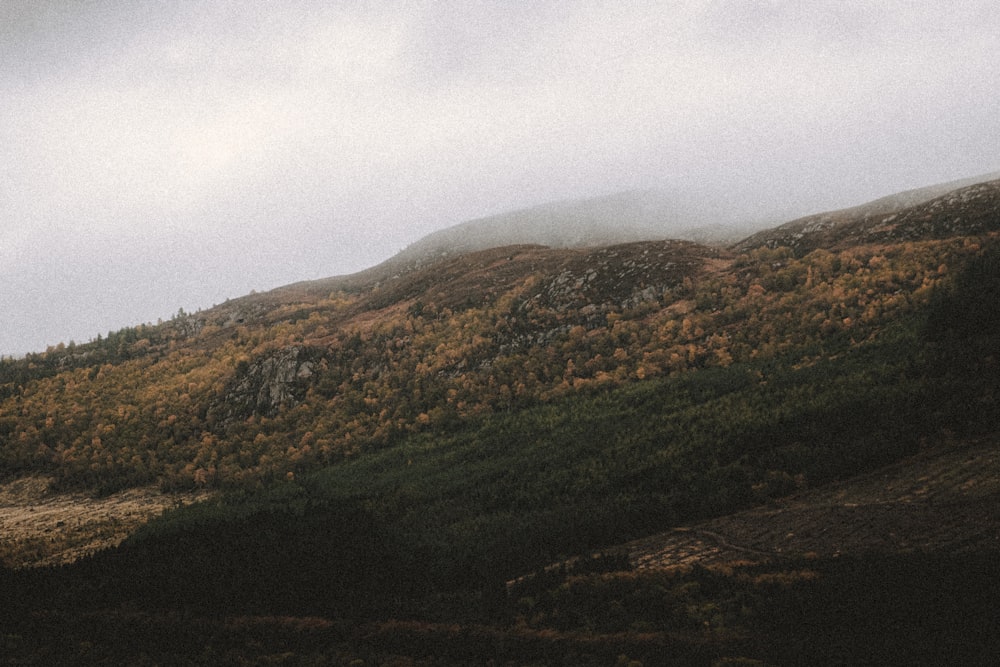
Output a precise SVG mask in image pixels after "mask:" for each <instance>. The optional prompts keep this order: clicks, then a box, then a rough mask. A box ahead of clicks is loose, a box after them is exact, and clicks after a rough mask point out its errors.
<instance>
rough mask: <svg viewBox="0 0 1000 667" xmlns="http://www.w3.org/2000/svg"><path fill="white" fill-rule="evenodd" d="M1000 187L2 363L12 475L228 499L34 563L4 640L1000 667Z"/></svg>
mask: <svg viewBox="0 0 1000 667" xmlns="http://www.w3.org/2000/svg"><path fill="white" fill-rule="evenodd" d="M977 187H978V186H977ZM990 187H994V188H995V184H993V185H992V186H991V185H990V184H984V185H983V186H981V187H980V189H979V190H974V189H973V190H959V191H958V192H957V193H955V194H953V195H951V196H945V197H943V198H940V199H938V200H934V201H937V202H939V203H938V204H934V203H933V201H932V202H930V203H925V204H920V205H918V206H916V207H911V208H909V209H904V210H903V211H900V213H899V215H900V220H901V222H900V223H899V225H898V226H897V227H895V228H894V230H893V233H892V234H882V235H877V234H876V235H872V234H869V233H867V232H866V233H864V234H857V233H855V232H854V231H847V230H853V229H855V228H854V227H851V225H854V224H861V225H862V227H863V224H862V223H859V222H858V221H857V220H855V221H854V222H851V221H847V222H845V223H843V229H842V231H843V232H844V233H843V234H840V233H839V232H838V233H836V234H833V235H832V236H831V235H829V234H828V232H829V230H827V231H826V232H824V234H827V235H826V236H822V237H821V238H819V239H817V240H815V241H814V245H815V246H816V247H814V248H813V249H808V248H806V247H804V246H801V245H799V246H795V247H792V246H788V245H781V244H778V243H771V244H767V243H765V244H764V245H762V246H760V247H755V248H751V249H747V250H740V249H736V250H720V249H713V248H708V247H705V246H701V245H698V244H694V243H690V242H676V241H661V242H643V243H631V244H625V245H619V246H610V247H604V248H590V249H572V248H564V249H552V248H544V247H539V246H516V247H507V248H498V249H489V250H484V251H481V252H477V253H471V254H465V255H460V256H456V257H450V258H446V259H444V260H442V261H441V262H439V263H437V264H434V265H433V266H428V267H424V268H422V269H418V270H414V271H411V272H405V273H400V274H398V275H388V276H382V277H379V278H377V279H369V278H358V277H354V278H350V279H331V280H329V281H319V282H314V283H303V284H300V285H294V286H290V287H288V288H284V289H282V290H277V291H275V292H272V293H268V294H260V295H252V296H250V297H247V298H244V299H239V300H234V301H232V302H229V303H227V304H223V305H221V306H219V307H217V308H215V309H212V310H209V311H205V312H202V313H197V314H194V315H190V316H187V315H184V316H180V317H178V318H175V319H174V320H173V321H171V322H167V323H164V324H162V325H160V326H157V327H137V328H134V329H128V330H124V331H121V332H114V333H113V334H111V335H109V336H108V337H107V338H102V339H101V340H100V341H95V342H93V343H91V344H88V345H81V346H74V347H73V348H61V349H53V350H51V351H50V352H49V353H47V354H45V355H33V356H31V357H29V358H28V359H25V360H23V361H18V362H10V361H8V362H4V363H3V364H2V369H0V371H2V376H0V377H2V380H0V445H2V446H0V454H2V456H3V464H4V470H5V471H7V472H8V475H10V476H11V477H14V476H16V477H19V478H21V479H22V480H23V479H25V478H28V477H30V476H33V478H35V479H37V478H38V476H40V475H45V476H48V477H49V478H51V480H52V484H53V489H54V490H63V491H81V490H92V491H97V492H98V493H100V494H104V495H106V496H107V497H110V498H114V497H116V495H115V494H117V493H118V492H119V490H120V489H123V488H148V487H149V486H156V487H159V488H160V489H163V490H167V491H174V490H187V491H192V490H200V491H202V492H206V493H211V494H212V499H211V500H209V501H207V502H203V503H199V504H195V505H191V506H190V507H187V508H183V509H177V510H175V511H171V512H168V513H166V514H164V515H163V516H162V517H161V518H159V519H158V520H156V521H153V522H152V523H150V524H149V525H148V526H146V527H145V528H144V529H142V530H140V531H139V532H138V533H135V534H134V535H132V536H131V537H130V538H129V539H128V540H126V541H125V542H124V543H123V544H122V545H121V546H119V547H118V548H116V549H112V550H106V551H103V552H101V553H98V554H96V555H94V556H91V557H89V558H86V559H84V560H82V561H79V562H77V563H75V564H73V565H67V566H63V567H59V568H41V569H19V570H16V571H15V570H4V571H0V577H2V581H0V585H2V587H3V589H4V590H5V591H8V592H9V595H7V596H6V601H5V602H4V604H3V606H2V608H0V624H2V626H3V627H2V631H0V637H2V642H3V644H2V645H0V649H2V650H0V655H2V656H4V657H3V659H4V660H6V661H7V662H8V663H12V664H18V663H24V662H29V663H30V662H35V663H38V664H60V663H61V664H87V663H91V664H100V663H105V664H121V663H133V664H163V663H195V664H360V663H359V662H358V661H362V662H363V663H365V664H368V663H371V664H455V665H458V664H489V663H490V661H492V662H493V664H583V665H586V664H594V665H598V664H616V662H617V663H619V664H635V663H639V664H645V665H657V664H695V665H697V664H704V665H711V664H733V663H734V662H735V664H740V663H739V662H738V660H742V664H762V663H763V664H865V663H867V664H921V663H923V664H941V663H942V662H955V661H958V662H962V663H963V664H992V663H993V662H995V659H996V657H997V654H998V646H997V644H996V640H995V639H994V638H993V633H992V628H994V627H995V625H996V623H997V621H998V620H1000V619H998V618H997V616H996V609H995V604H994V601H995V596H996V594H997V593H998V592H1000V591H998V590H997V586H998V577H997V575H996V568H995V563H996V562H997V555H998V554H997V548H996V546H997V545H996V540H995V539H994V538H995V536H996V534H997V533H996V531H997V526H998V525H1000V520H998V518H997V514H996V510H997V503H996V494H997V490H996V488H995V480H994V479H993V473H992V471H994V470H995V463H996V462H995V459H996V457H995V455H994V454H995V444H996V433H997V430H996V426H997V423H998V421H1000V419H998V415H1000V410H998V404H997V397H998V383H1000V373H998V372H997V370H998V369H997V364H998V360H997V349H998V347H997V341H998V340H1000V305H998V304H1000V241H998V238H997V229H998V227H1000V215H998V213H1000V211H998V208H997V207H996V206H995V204H990V202H991V201H994V200H992V199H991V198H990V197H991V195H990V194H989V192H990V190H989V188H990ZM990 206H993V208H992V209H991V208H990ZM921 207H924V208H921ZM880 224H885V221H884V220H883V221H882V222H881V223H880ZM838 229H839V228H838ZM865 229H867V228H865ZM866 234H867V235H866ZM823 239H826V241H824V240H823ZM827 241H828V243H827ZM824 244H825V245H824ZM771 246H773V247H771ZM59 528H66V526H56V527H55V530H54V531H53V533H51V535H50V536H51V537H52V538H55V539H58V535H59V530H58V529H59ZM864 536H867V537H864ZM622 545H626V546H625V547H623V546H622ZM34 546H35V547H37V546H38V545H37V543H35V544H34ZM595 551H596V552H598V553H601V554H603V556H601V557H598V558H591V557H584V558H579V559H576V560H575V561H573V562H571V563H570V564H568V565H567V564H566V563H567V562H569V561H571V559H572V557H574V556H577V555H580V554H590V553H593V552H595ZM19 562H23V561H19ZM553 563H557V564H562V565H556V566H555V567H548V568H547V567H546V566H549V565H551V564H553ZM651 565H652V566H655V567H650V566H651ZM533 572H534V574H531V573H533ZM727 661H728V663H727ZM753 661H758V662H757V663H754V662H753Z"/></svg>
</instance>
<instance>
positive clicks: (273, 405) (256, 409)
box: [215, 345, 316, 421]
mask: <svg viewBox="0 0 1000 667" xmlns="http://www.w3.org/2000/svg"><path fill="white" fill-rule="evenodd" d="M313 356H314V355H312V354H311V353H310V351H309V350H307V349H306V348H305V347H303V346H298V345H295V346H291V347H286V348H283V349H281V350H277V351H275V352H271V353H269V354H267V355H266V356H263V357H261V358H259V359H257V360H256V361H254V362H252V363H249V364H241V367H240V368H237V372H236V377H235V378H234V379H233V382H232V383H231V384H230V387H229V390H228V391H227V392H226V393H225V395H224V396H223V398H222V400H221V401H220V404H219V405H218V406H217V409H216V411H215V412H216V413H217V414H221V415H222V416H223V420H224V421H226V420H231V419H234V418H236V419H245V418H246V417H249V416H251V415H260V416H264V417H273V416H274V415H275V414H277V413H278V411H280V410H281V409H282V407H285V408H288V407H294V406H295V405H297V404H298V403H299V402H300V401H301V400H302V397H303V396H304V395H305V392H306V389H308V387H309V384H310V381H311V380H312V378H313V376H314V375H315V373H316V362H315V360H314V359H313Z"/></svg>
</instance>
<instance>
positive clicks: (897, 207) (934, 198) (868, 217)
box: [734, 172, 1000, 252]
mask: <svg viewBox="0 0 1000 667" xmlns="http://www.w3.org/2000/svg"><path fill="white" fill-rule="evenodd" d="M997 179H1000V172H996V173H990V174H983V175H981V176H977V177H974V178H967V179H962V180H958V181H951V182H949V183H941V184H938V185H931V186H927V187H923V188H917V189H914V190H907V191H905V192H900V193H897V194H894V195H889V196H887V197H882V198H880V199H876V200H874V201H871V202H868V203H867V204H861V205H860V206H854V207H851V208H846V209H841V210H838V211H830V212H825V213H819V214H815V215H809V216H806V217H804V218H798V219H796V220H792V221H791V222H787V223H785V224H783V225H780V226H778V227H775V228H773V229H766V230H763V231H760V232H758V233H756V234H754V235H752V236H750V237H748V238H746V239H744V240H743V241H740V242H739V243H737V244H736V245H735V246H734V247H735V249H736V250H738V251H745V250H750V249H752V248H757V247H761V246H769V247H778V246H787V247H791V248H795V249H796V250H798V251H800V252H808V251H809V250H813V249H815V248H819V247H833V246H835V245H837V244H851V243H860V242H871V241H875V240H876V239H879V238H882V239H887V238H890V237H892V236H893V232H894V230H896V229H899V230H900V233H901V234H909V235H910V236H913V237H914V238H919V237H923V236H928V235H930V236H934V237H936V238H942V237H944V236H947V235H954V234H958V233H960V232H961V231H962V230H959V229H947V228H946V222H945V221H944V220H942V219H941V218H940V217H938V216H939V213H942V212H952V210H953V207H954V206H955V205H956V204H957V203H958V202H956V201H953V198H954V197H959V198H961V199H962V200H963V201H962V202H961V205H962V206H963V207H964V209H963V210H961V211H957V212H956V214H957V215H956V217H955V220H956V221H957V222H959V223H961V224H963V225H965V226H966V232H967V233H976V231H977V230H978V229H982V228H985V227H989V225H990V222H989V218H990V216H992V215H993V213H995V210H996V208H995V207H996V200H995V197H996V189H997V187H998V185H997ZM952 193H954V195H952ZM975 208H978V209H979V211H980V213H981V215H977V214H976V213H975V211H974V210H973V209H975ZM904 212H905V214H904ZM970 218H973V219H970ZM930 219H936V221H937V222H936V224H937V228H935V229H931V228H928V227H927V226H926V225H924V226H923V227H921V226H920V225H919V224H917V225H910V224H908V223H909V222H910V221H913V220H930Z"/></svg>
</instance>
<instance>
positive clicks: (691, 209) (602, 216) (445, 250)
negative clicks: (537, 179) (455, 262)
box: [392, 190, 748, 266]
mask: <svg viewBox="0 0 1000 667" xmlns="http://www.w3.org/2000/svg"><path fill="white" fill-rule="evenodd" d="M747 228H748V225H747V223H746V221H743V220H739V219H737V218H733V217H732V215H731V213H730V212H729V211H726V210H720V209H719V207H718V206H715V205H713V204H712V203H711V202H707V201H700V200H698V199H696V198H694V197H690V196H682V195H679V194H673V195H670V194H667V193H665V192H660V191H655V190H644V191H630V192H623V193H618V194H614V195H609V196H604V197H596V198H592V199H583V200H575V201H562V202H553V203H549V204H543V205H541V206H536V207H533V208H529V209H524V210H518V211H513V212H509V213H503V214H500V215H494V216H489V217H486V218H480V219H477V220H470V221H468V222H465V223H462V224H459V225H456V226H454V227H449V228H448V229H444V230H441V231H438V232H435V233H433V234H430V235H428V236H426V237H424V238H423V239H421V240H419V241H417V242H416V243H413V244H412V245H410V246H408V247H407V248H405V249H404V250H403V251H402V252H400V253H399V254H398V255H397V256H396V257H394V258H393V260H392V262H393V263H394V264H395V265H401V266H417V265H420V264H426V263H427V262H431V261H434V260H436V259H441V258H444V257H451V256H454V255H457V254H462V253H466V252H473V251H476V250H485V249H488V248H495V247H500V246H507V245H543V246H548V247H552V248H581V247H593V246H602V245H612V244H616V243H629V242H633V241H656V240H663V239H668V238H669V239H679V240H687V241H695V242H698V243H718V244H722V243H725V242H726V241H733V240H736V239H738V238H740V236H741V234H743V235H745V233H746V229H747Z"/></svg>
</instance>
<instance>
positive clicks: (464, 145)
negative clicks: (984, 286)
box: [0, 0, 1000, 355]
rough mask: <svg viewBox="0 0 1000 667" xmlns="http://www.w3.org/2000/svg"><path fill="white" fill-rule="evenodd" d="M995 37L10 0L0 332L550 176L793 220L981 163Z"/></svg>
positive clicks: (722, 13) (395, 229)
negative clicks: (680, 196)
mask: <svg viewBox="0 0 1000 667" xmlns="http://www.w3.org/2000/svg"><path fill="white" fill-rule="evenodd" d="M330 5H333V6H332V7H331V6H330ZM997 63H1000V6H998V5H997V4H996V3H995V2H992V1H983V2H978V1H972V0H959V1H958V2H954V3H948V4H942V3H938V2H929V1H928V2H922V1H919V0H915V1H902V0H900V1H897V2H881V3H870V2H861V1H857V2H855V1H850V0H847V1H833V0H830V1H819V2H810V3H799V2H791V1H788V2H785V1H781V0H761V1H750V0H707V1H703V2H694V1H692V2H669V3H665V2H629V3H625V2H585V1H581V2H557V1H551V2H534V3H500V2H495V3H488V2H487V3H471V2H384V3H326V2H284V3H271V2H257V3H255V2H225V1H219V2H207V1H206V2H180V1H179V2H174V3H153V2H148V3H147V2H111V1H100V0H95V1H93V2H71V1H67V0H25V1H22V0H5V2H3V3H0V95H2V100H3V104H2V105H0V216H2V217H0V312H2V313H3V317H2V319H0V354H7V355H11V354H13V355H19V354H23V353H25V352H28V351H40V350H44V349H45V347H46V346H47V345H53V344H56V343H58V342H67V343H68V342H69V341H70V340H75V341H77V342H85V341H87V340H89V339H91V338H93V337H96V335H97V334H105V333H107V331H109V330H112V329H118V328H121V327H123V326H127V325H134V324H138V323H140V322H147V321H156V319H158V318H164V319H166V318H168V317H170V316H171V315H172V314H173V313H175V312H176V311H177V310H178V309H179V308H184V309H185V310H189V311H190V310H195V309H197V308H203V307H209V306H211V305H212V304H214V303H220V302H222V301H224V300H225V299H226V298H228V297H236V296H241V295H243V294H245V293H248V292H249V291H250V290H252V289H257V290H263V289H268V288H271V287H276V286H279V285H282V284H286V283H290V282H294V281H298V280H305V279H311V278H319V277H325V276H331V275H337V274H344V273H351V272H354V271H357V270H360V269H363V268H366V267H368V266H371V265H373V264H375V263H378V262H380V261H382V260H384V259H386V258H388V257H390V256H391V255H393V254H395V253H396V252H398V251H400V250H401V249H403V248H404V247H406V246H407V245H409V244H411V243H413V242H415V241H417V240H418V239H420V238H422V237H423V236H425V235H427V234H429V233H431V232H433V231H435V230H439V229H442V228H446V227H449V226H452V225H455V224H458V223H461V222H463V221H465V220H469V219H474V218H481V217H484V216H488V215H491V214H496V213H500V212H504V211H511V210H516V209H520V208H525V207H529V206H535V205H538V204H541V203H545V202H550V201H559V200H566V199H580V198H587V197H595V196H601V195H607V194H612V193H616V192H620V191H626V190H649V189H654V190H661V191H663V192H666V193H668V194H669V193H671V192H682V193H685V197H687V198H689V199H690V198H696V199H699V200H700V201H704V202H710V203H711V205H712V206H718V207H719V209H720V219H725V220H727V221H730V220H733V219H746V220H760V219H782V218H785V219H787V218H791V217H794V216H796V215H802V214H806V213H811V212H816V211H820V210H825V209H831V208H837V207H843V206H848V205H853V204H857V203H861V202H863V201H866V200H869V199H874V198H876V197H879V196H882V195H885V194H890V193H892V192H896V191H900V190H905V189H909V188H914V187H919V186H923V185H930V184H933V183H938V182H943V181H949V180H953V179H957V178H963V177H966V176H973V175H976V174H980V173H986V172H990V171H996V170H997V169H998V168H1000V160H998V159H997V155H998V150H997V149H998V147H1000V122H998V121H1000V113H998V112H1000V97H998V96H997V94H996V90H997V81H998V74H1000V69H998V65H997ZM723 212H724V214H723Z"/></svg>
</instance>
